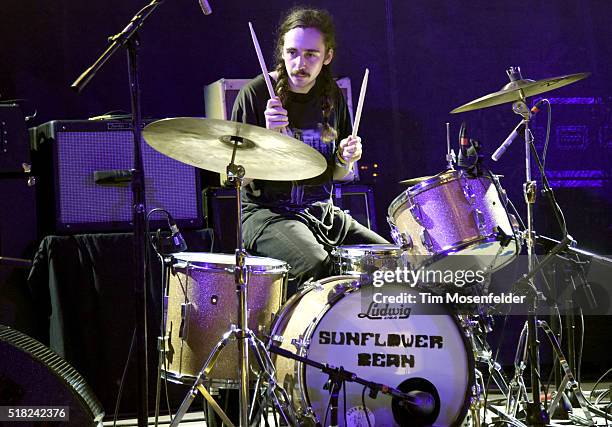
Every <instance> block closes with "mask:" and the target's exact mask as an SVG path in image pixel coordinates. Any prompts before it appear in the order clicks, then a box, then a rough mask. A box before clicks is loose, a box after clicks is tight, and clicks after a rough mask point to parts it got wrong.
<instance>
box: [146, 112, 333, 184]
mask: <svg viewBox="0 0 612 427" xmlns="http://www.w3.org/2000/svg"><path fill="white" fill-rule="evenodd" d="M143 136H144V138H145V140H146V142H147V144H149V145H150V146H151V147H153V148H154V149H155V150H157V151H159V152H160V153H162V154H165V155H166V156H168V157H171V158H173V159H175V160H178V161H179V162H182V163H186V164H188V165H191V166H196V167H198V168H201V169H206V170H210V171H213V172H218V173H225V172H226V168H227V165H228V164H229V163H230V160H231V159H232V152H233V148H234V142H233V141H234V140H237V141H239V142H238V147H237V149H236V157H235V159H234V163H236V164H239V165H242V166H243V167H244V169H245V177H247V178H253V179H267V180H271V181H297V180H302V179H308V178H313V177H315V176H318V175H320V174H322V173H323V172H324V171H325V169H326V168H327V162H326V160H325V158H324V157H323V155H321V154H320V153H319V152H318V151H317V150H315V149H314V148H312V147H310V146H309V145H307V144H305V143H304V142H302V141H299V140H297V139H294V138H291V137H289V136H286V135H282V134H281V133H279V132H275V131H271V130H268V129H264V128H261V127H259V126H253V125H249V124H244V123H238V122H231V121H227V120H217V119H204V118H196V117H177V118H171V119H163V120H158V121H156V122H153V123H151V124H149V125H148V126H146V127H145V128H144V130H143Z"/></svg>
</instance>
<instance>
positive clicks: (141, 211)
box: [70, 0, 164, 427]
mask: <svg viewBox="0 0 612 427" xmlns="http://www.w3.org/2000/svg"><path fill="white" fill-rule="evenodd" d="M163 2H164V0H153V1H151V3H149V4H148V5H147V6H145V7H144V8H142V9H141V10H140V11H139V12H138V13H136V15H134V17H133V18H132V19H131V20H130V22H129V23H128V24H127V26H126V27H125V28H124V29H123V30H122V31H121V32H119V33H117V34H115V35H114V36H112V37H110V38H109V41H110V43H109V45H108V47H107V48H106V50H105V51H104V53H102V55H101V56H100V57H99V58H98V59H97V60H96V61H95V62H94V64H93V65H91V66H90V67H89V68H87V69H86V70H85V72H83V74H81V75H80V76H79V77H78V78H77V79H76V80H75V81H74V82H73V83H72V85H70V87H71V88H72V89H76V90H77V91H78V92H80V91H82V90H83V88H85V86H86V85H87V84H88V83H89V82H90V81H91V79H92V78H93V77H94V76H95V75H96V73H97V72H98V70H99V69H100V68H101V67H102V66H103V65H104V64H105V63H106V61H107V60H108V59H109V58H110V57H112V56H113V55H114V54H115V52H116V51H117V50H118V49H119V48H120V47H121V46H124V45H127V51H128V73H129V84H130V100H131V109H132V132H133V136H134V163H133V164H134V170H133V171H132V221H133V223H134V265H133V267H134V283H133V285H134V305H135V316H136V366H137V378H138V426H139V427H144V426H146V425H147V424H148V397H147V396H148V388H149V384H148V378H147V375H148V355H147V330H146V325H147V321H146V316H147V309H146V288H147V287H146V261H145V260H146V254H145V251H146V241H145V229H144V228H145V212H146V203H145V188H144V168H143V161H142V152H141V140H142V136H141V135H142V117H141V110H140V86H139V81H138V48H139V46H140V41H139V39H138V30H139V29H140V27H141V26H142V25H143V24H144V22H145V20H146V19H147V18H148V17H149V15H151V13H153V11H154V10H155V9H157V7H158V6H159V5H161V4H162V3H163Z"/></svg>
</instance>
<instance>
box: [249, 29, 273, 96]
mask: <svg viewBox="0 0 612 427" xmlns="http://www.w3.org/2000/svg"><path fill="white" fill-rule="evenodd" d="M249 29H250V30H251V38H252V39H253V45H254V46H255V52H256V53H257V59H258V60H259V66H260V67H261V72H262V73H263V76H264V80H265V81H266V86H267V87H268V93H269V94H270V98H274V97H275V96H276V94H275V93H274V88H273V87H272V82H271V81H270V75H269V74H268V67H266V61H265V60H264V57H263V55H262V54H261V47H259V42H258V41H257V35H256V34H255V30H254V29H253V24H251V23H250V22H249Z"/></svg>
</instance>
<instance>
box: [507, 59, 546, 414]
mask: <svg viewBox="0 0 612 427" xmlns="http://www.w3.org/2000/svg"><path fill="white" fill-rule="evenodd" d="M508 75H509V76H510V80H512V81H514V80H516V79H517V78H518V79H520V78H521V76H520V69H518V68H513V67H512V68H510V69H509V70H508ZM520 95H521V96H520V98H521V100H520V101H517V102H515V103H514V104H513V106H512V109H513V111H514V112H515V113H516V114H519V115H521V116H522V117H523V122H524V124H525V132H524V136H525V183H524V184H523V196H524V199H525V204H526V205H527V230H526V231H525V244H526V247H527V272H528V274H527V277H529V276H531V277H530V278H529V279H527V281H526V282H527V285H528V287H529V288H530V289H531V290H532V292H530V294H531V295H530V296H531V297H532V298H531V305H530V307H529V314H528V315H527V342H528V345H527V352H528V354H529V362H530V363H529V367H530V373H531V389H532V390H531V394H532V400H531V402H528V403H527V408H526V412H527V424H528V425H534V426H541V425H546V424H548V422H549V421H550V419H549V417H548V414H547V412H546V411H545V410H544V407H543V405H542V401H541V397H540V388H541V384H540V352H539V345H540V343H539V341H538V328H537V316H536V310H537V305H538V298H539V295H540V294H539V292H538V290H537V288H536V286H535V282H534V281H533V275H532V274H531V273H532V272H533V271H534V269H535V268H536V258H535V251H534V249H535V232H534V229H533V223H534V220H533V207H534V204H535V200H536V192H537V188H536V182H535V181H534V180H533V179H532V177H531V144H532V135H531V131H530V130H529V120H530V117H531V112H530V111H529V108H528V107H527V104H526V102H525V96H524V94H523V93H522V91H521V92H520Z"/></svg>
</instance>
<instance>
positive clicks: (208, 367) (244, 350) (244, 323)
mask: <svg viewBox="0 0 612 427" xmlns="http://www.w3.org/2000/svg"><path fill="white" fill-rule="evenodd" d="M229 142H231V143H232V144H233V146H234V147H233V151H232V159H231V161H230V163H229V165H228V166H227V169H226V172H227V177H228V181H229V182H231V183H232V184H233V185H234V188H235V189H236V209H237V213H236V219H237V221H236V242H237V246H238V247H237V249H236V265H235V267H234V282H235V284H236V295H237V297H238V325H231V327H230V330H229V331H228V332H226V333H225V334H224V335H223V337H222V338H221V340H219V342H218V343H217V345H216V346H215V348H214V349H213V351H212V352H211V354H210V355H209V356H208V359H207V360H206V362H205V363H204V365H203V366H202V369H201V370H200V372H199V373H198V376H197V378H196V381H195V382H194V384H193V385H192V387H191V390H190V391H189V392H188V393H187V395H186V396H185V398H184V399H183V402H182V403H181V406H180V407H179V409H178V412H177V413H176V415H175V416H174V418H173V420H172V423H171V424H170V426H171V427H176V426H178V425H179V423H180V422H181V420H182V418H183V417H184V416H185V413H186V412H187V410H188V409H189V406H191V403H192V402H193V400H194V399H195V397H196V396H197V394H198V391H199V392H200V393H202V395H203V396H204V398H205V399H206V400H207V401H208V402H209V403H210V404H211V406H212V408H213V410H214V411H215V412H216V413H217V415H219V417H221V418H222V419H223V422H224V423H225V424H226V425H228V426H231V427H233V424H232V422H231V421H230V420H229V418H228V417H227V415H226V414H225V413H224V412H223V410H222V409H221V408H220V407H219V405H218V404H217V402H216V401H215V400H214V398H213V397H212V396H211V395H210V393H209V392H208V391H207V390H206V388H205V387H204V385H203V384H204V382H205V381H206V380H207V379H208V377H209V374H210V372H211V371H212V369H213V367H214V365H215V363H216V361H217V359H218V357H219V356H220V355H221V351H223V349H224V348H225V346H226V345H227V344H228V342H230V341H231V340H238V358H239V363H240V366H239V376H240V389H239V409H240V415H239V426H240V427H247V426H249V385H250V383H249V366H250V364H249V346H250V348H251V350H252V352H253V354H254V355H255V359H256V360H257V363H258V364H259V367H260V369H261V371H262V372H264V373H265V376H266V378H267V380H268V382H269V383H270V386H269V387H270V388H271V390H272V392H274V393H280V395H281V398H286V397H287V395H286V393H285V392H284V390H283V389H282V388H281V387H280V386H279V385H278V384H277V383H276V381H275V379H274V378H275V376H274V372H270V366H271V365H272V362H271V361H270V356H269V355H268V354H267V352H266V349H265V347H264V345H263V343H261V341H259V340H258V339H257V337H256V336H255V334H254V333H253V331H251V330H250V329H249V327H248V306H247V304H248V303H247V301H248V298H247V296H248V281H249V270H248V268H247V265H246V258H247V253H246V250H245V249H244V245H243V243H242V200H241V195H242V191H241V188H242V181H243V179H244V173H245V170H244V167H243V166H241V165H238V164H236V163H234V160H235V158H236V150H237V148H238V147H239V146H240V145H241V144H242V138H241V137H232V138H231V140H230V141H229ZM264 355H265V356H266V357H265V358H264ZM286 400H287V401H288V398H287V399H286ZM274 401H275V403H276V405H277V409H278V411H279V413H280V415H281V417H283V418H284V420H285V421H286V422H291V421H292V419H290V418H289V417H290V416H289V415H287V412H286V410H287V407H286V406H285V407H284V409H285V410H283V406H282V405H281V403H280V400H279V399H278V398H275V399H274Z"/></svg>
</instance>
